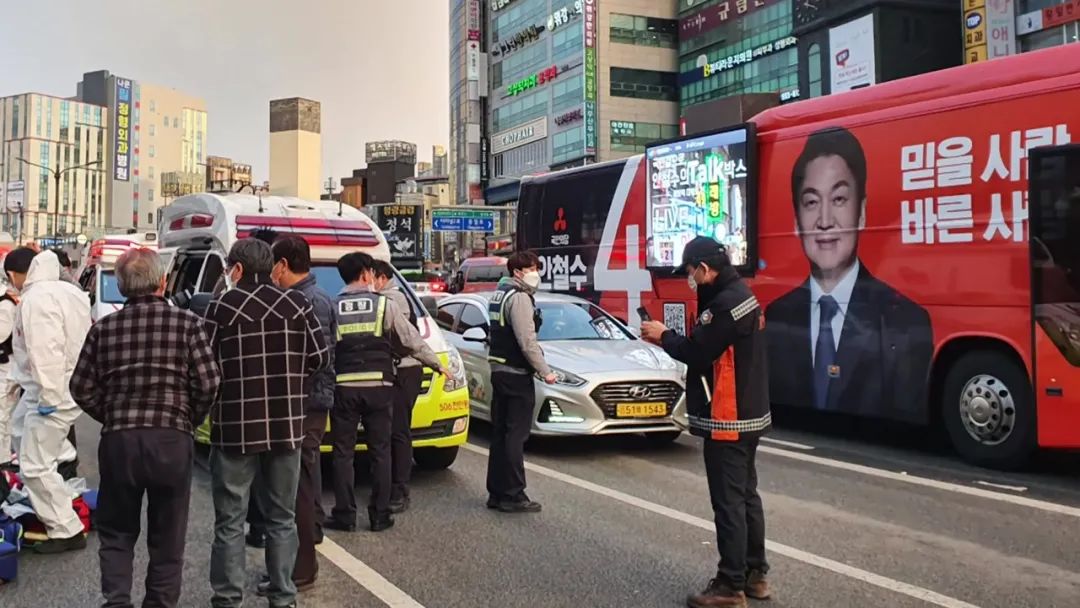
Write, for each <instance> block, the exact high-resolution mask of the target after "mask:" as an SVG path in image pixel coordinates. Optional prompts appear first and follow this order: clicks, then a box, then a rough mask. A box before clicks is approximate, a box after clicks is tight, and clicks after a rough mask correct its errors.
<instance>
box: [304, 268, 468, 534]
mask: <svg viewBox="0 0 1080 608" xmlns="http://www.w3.org/2000/svg"><path fill="white" fill-rule="evenodd" d="M373 264H374V260H373V259H372V257H371V256H370V255H368V254H366V253H360V252H355V253H349V254H346V255H345V256H343V257H342V258H341V259H340V260H338V272H339V273H340V274H341V278H342V280H343V281H345V287H344V289H342V291H341V293H340V294H339V295H338V298H337V306H336V308H335V311H334V312H335V317H336V319H337V327H338V331H337V345H336V348H335V351H334V370H335V374H336V375H337V394H336V397H335V402H334V408H333V409H332V410H330V437H331V443H332V444H333V454H334V455H333V458H334V494H335V498H336V504H335V505H334V509H333V511H332V513H331V516H330V519H328V520H327V521H326V523H325V524H324V526H325V527H327V528H330V529H333V530H344V531H347V532H352V531H354V530H356V495H355V492H354V489H353V483H354V479H355V477H354V474H355V473H354V470H353V461H354V456H355V453H354V450H355V447H356V429H357V424H358V423H360V422H363V425H364V431H365V434H366V443H367V447H368V455H369V456H370V459H371V478H372V481H371V502H370V504H369V506H368V517H369V519H370V524H371V531H372V532H381V531H382V530H386V529H387V528H390V527H392V526H393V525H394V518H393V516H392V515H391V514H390V483H391V481H390V480H391V460H390V459H391V456H390V434H391V421H392V416H393V403H394V377H395V369H394V360H395V357H399V356H404V355H411V356H413V357H416V358H417V359H419V360H420V361H421V362H422V363H424V364H425V365H428V366H429V367H431V368H432V369H433V370H436V371H437V372H438V373H442V374H446V373H447V372H446V369H445V368H444V367H443V366H442V365H441V364H440V362H439V359H438V358H437V357H436V356H435V354H434V353H433V352H431V349H426V348H424V341H423V338H421V337H420V334H419V332H417V331H416V328H415V327H413V326H412V325H411V324H409V321H408V319H407V317H406V316H405V314H404V313H402V312H400V311H399V310H398V307H397V304H395V303H394V302H393V301H391V300H390V299H389V298H387V297H386V296H384V295H380V294H378V293H376V292H375V291H374V280H375V277H374V272H373Z"/></svg>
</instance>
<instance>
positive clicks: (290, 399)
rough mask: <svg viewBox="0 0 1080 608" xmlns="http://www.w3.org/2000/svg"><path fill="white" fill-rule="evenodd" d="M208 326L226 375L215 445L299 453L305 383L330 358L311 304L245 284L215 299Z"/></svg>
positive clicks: (214, 416) (215, 416) (266, 286)
mask: <svg viewBox="0 0 1080 608" xmlns="http://www.w3.org/2000/svg"><path fill="white" fill-rule="evenodd" d="M205 323H206V330H207V334H208V335H209V337H210V342H211V344H212V345H213V348H214V352H215V353H216V356H217V361H218V364H219V365H221V372H222V376H223V378H224V379H223V381H222V384H221V391H220V393H219V395H218V400H217V402H215V403H214V407H213V408H212V409H211V410H210V421H211V423H212V424H213V428H212V430H211V433H210V441H211V443H212V444H213V445H214V446H215V447H217V448H220V449H222V450H225V451H230V452H239V453H243V454H253V453H257V452H265V451H269V450H295V449H298V448H299V447H300V441H301V439H302V438H303V434H304V433H303V422H304V406H305V401H306V400H307V398H308V396H307V391H306V390H305V384H306V383H307V380H308V378H309V377H310V376H311V375H312V374H314V373H315V372H317V371H319V370H322V369H324V368H325V367H326V366H327V365H328V364H329V360H330V359H329V354H328V351H327V346H326V339H325V338H324V336H323V331H322V327H321V326H320V324H319V320H318V319H317V318H316V317H315V313H314V311H313V310H312V306H311V303H310V302H309V301H308V299H307V298H306V297H304V294H303V293H301V292H299V291H296V290H293V289H290V290H281V289H278V288H277V287H275V286H274V285H272V284H270V283H255V282H253V281H246V280H245V281H241V282H240V284H239V285H237V286H236V287H235V288H234V289H230V290H229V291H226V292H225V293H223V294H221V295H220V296H218V297H217V298H215V299H214V300H213V301H211V302H210V305H209V306H208V307H207V309H206V318H205Z"/></svg>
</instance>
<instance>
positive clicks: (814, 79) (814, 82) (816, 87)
mask: <svg viewBox="0 0 1080 608" xmlns="http://www.w3.org/2000/svg"><path fill="white" fill-rule="evenodd" d="M806 72H807V74H808V78H807V85H808V86H809V88H810V90H809V91H808V93H809V95H810V97H821V72H822V70H821V45H820V44H818V43H816V42H815V43H814V44H811V45H810V48H809V49H808V50H807V53H806Z"/></svg>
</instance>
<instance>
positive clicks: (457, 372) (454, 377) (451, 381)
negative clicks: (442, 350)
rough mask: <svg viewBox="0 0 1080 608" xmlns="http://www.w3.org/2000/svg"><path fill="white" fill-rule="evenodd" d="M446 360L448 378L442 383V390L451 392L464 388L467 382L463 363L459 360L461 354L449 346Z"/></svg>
mask: <svg viewBox="0 0 1080 608" xmlns="http://www.w3.org/2000/svg"><path fill="white" fill-rule="evenodd" d="M447 358H448V359H449V360H450V365H449V368H450V376H449V377H447V378H446V380H445V381H444V382H443V390H444V391H447V392H452V391H456V390H458V389H462V388H465V386H467V384H468V382H467V381H466V379H465V362H464V361H462V360H461V353H459V352H458V349H457V348H455V347H454V346H453V345H451V346H450V350H449V351H447Z"/></svg>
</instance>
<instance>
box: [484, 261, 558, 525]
mask: <svg viewBox="0 0 1080 608" xmlns="http://www.w3.org/2000/svg"><path fill="white" fill-rule="evenodd" d="M539 266H540V259H539V258H538V257H537V256H536V254H535V253H533V252H531V251H522V252H518V253H515V254H513V255H511V256H510V258H509V259H508V260H507V262H506V268H507V270H508V271H509V272H510V274H511V276H509V277H505V278H503V279H502V280H501V281H500V282H499V286H498V288H497V289H496V291H495V294H494V295H493V296H492V298H491V302H490V304H489V307H488V311H489V316H490V318H491V335H490V341H491V345H490V350H489V353H488V360H489V361H490V363H491V386H492V388H493V389H494V392H495V395H494V399H493V400H492V403H491V426H492V431H491V447H490V451H489V453H488V473H487V490H488V501H487V506H488V508H489V509H498V510H499V511H502V512H504V513H536V512H538V511H540V503H537V502H533V501H532V500H530V499H529V497H528V495H526V494H525V442H526V441H527V440H528V439H529V431H530V430H531V429H532V421H533V411H534V410H535V406H536V393H535V391H534V387H533V375H534V374H536V375H539V376H540V377H541V378H543V379H544V381H545V382H547V383H548V384H555V381H556V376H555V374H554V373H553V372H552V370H551V368H550V367H548V364H547V363H546V362H545V361H544V353H543V351H541V350H540V343H539V342H538V341H537V338H536V332H537V331H539V330H540V315H539V312H538V311H537V309H536V300H535V298H534V294H535V293H536V288H537V287H539V286H540V272H539Z"/></svg>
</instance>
